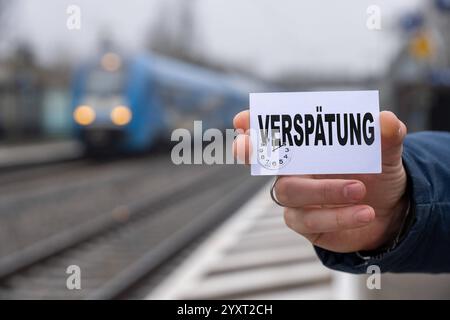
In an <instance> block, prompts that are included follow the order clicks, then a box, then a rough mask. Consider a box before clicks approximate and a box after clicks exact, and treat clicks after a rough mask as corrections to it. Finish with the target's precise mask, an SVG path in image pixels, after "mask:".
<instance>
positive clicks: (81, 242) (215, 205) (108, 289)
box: [0, 162, 265, 299]
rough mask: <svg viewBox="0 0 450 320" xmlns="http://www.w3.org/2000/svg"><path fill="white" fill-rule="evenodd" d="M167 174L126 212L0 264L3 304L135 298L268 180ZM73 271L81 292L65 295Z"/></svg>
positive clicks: (200, 171) (228, 169) (241, 172)
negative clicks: (137, 288) (146, 280)
mask: <svg viewBox="0 0 450 320" xmlns="http://www.w3.org/2000/svg"><path fill="white" fill-rule="evenodd" d="M166 163H167V162H166ZM180 168H181V167H180ZM152 171H153V172H154V171H155V170H152ZM156 171H159V172H160V173H161V172H163V173H164V166H162V167H161V168H160V170H156ZM166 171H169V172H170V171H173V168H170V166H169V168H166ZM166 173H167V172H166ZM142 175H143V174H142V173H141V176H142ZM162 175H163V174H162V173H161V174H160V175H159V178H158V175H156V176H154V177H153V178H150V177H147V179H145V180H147V181H148V180H151V182H152V186H153V188H150V189H149V190H145V191H144V192H141V194H138V195H137V196H136V197H135V198H134V199H133V198H129V201H128V202H127V203H126V204H125V205H122V206H116V207H115V208H114V209H113V210H109V211H106V212H104V213H103V214H97V215H95V217H92V218H91V219H86V220H85V221H84V222H83V223H80V224H78V225H76V226H75V227H73V228H68V229H66V230H64V231H62V232H57V233H55V234H54V235H52V236H49V237H47V238H43V239H41V240H40V241H37V242H36V243H34V244H33V245H28V246H25V247H24V248H22V249H21V250H19V251H16V252H14V253H11V254H8V255H5V256H3V257H1V258H0V298H3V299H8V298H10V299H13V298H62V299H111V298H127V297H130V296H132V294H130V292H132V288H133V286H134V285H135V284H136V283H137V282H138V281H139V279H141V278H143V277H149V276H151V275H152V273H155V271H156V270H158V269H159V268H160V267H161V266H163V265H164V264H167V263H168V262H170V261H173V258H174V257H175V256H176V255H177V254H179V253H180V251H182V250H184V249H185V248H186V247H189V245H192V244H193V243H195V241H196V240H198V239H199V238H200V237H202V235H204V234H205V233H206V232H208V231H209V230H211V229H212V228H215V227H216V226H217V225H218V224H219V223H220V222H221V221H222V220H224V219H225V218H226V217H227V216H229V215H230V214H231V213H232V212H234V211H235V210H236V209H237V207H239V206H240V205H241V204H242V203H243V202H244V201H245V200H246V199H247V197H248V196H249V195H250V194H252V193H253V192H254V191H255V190H256V189H258V187H260V186H262V185H263V183H264V181H265V179H249V178H247V177H246V176H247V175H248V174H247V169H246V168H241V167H237V166H222V167H202V166H190V167H184V168H183V169H180V170H179V171H176V172H175V173H173V175H172V176H170V174H169V176H170V178H169V179H167V180H166V181H164V179H162V177H161V176H162ZM133 178H134V179H136V176H133ZM130 180H132V179H131V178H130ZM218 181H220V183H218ZM141 186H142V185H141ZM143 195H145V196H144V197H143ZM72 264H75V265H78V266H79V267H80V268H81V272H82V279H81V283H82V289H81V290H68V289H67V288H66V284H65V281H66V277H67V274H66V273H65V271H66V268H67V267H68V266H69V265H72Z"/></svg>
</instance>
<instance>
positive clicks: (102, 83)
mask: <svg viewBox="0 0 450 320" xmlns="http://www.w3.org/2000/svg"><path fill="white" fill-rule="evenodd" d="M124 83H125V79H124V75H123V73H122V72H107V71H103V70H95V71H93V72H91V73H90V74H89V76H88V79H87V83H86V92H87V93H88V94H91V95H96V96H108V95H119V94H121V93H122V92H123V90H124Z"/></svg>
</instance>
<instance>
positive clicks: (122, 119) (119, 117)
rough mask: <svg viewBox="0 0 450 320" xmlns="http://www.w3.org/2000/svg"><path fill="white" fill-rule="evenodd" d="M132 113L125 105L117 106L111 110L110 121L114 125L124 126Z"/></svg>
mask: <svg viewBox="0 0 450 320" xmlns="http://www.w3.org/2000/svg"><path fill="white" fill-rule="evenodd" d="M132 116H133V115H132V113H131V110H130V108H128V107H126V106H117V107H115V108H114V109H112V111H111V121H112V122H113V123H114V124H115V125H116V126H124V125H126V124H128V123H129V122H130V121H131V118H132Z"/></svg>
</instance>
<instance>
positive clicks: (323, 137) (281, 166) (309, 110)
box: [250, 91, 381, 175]
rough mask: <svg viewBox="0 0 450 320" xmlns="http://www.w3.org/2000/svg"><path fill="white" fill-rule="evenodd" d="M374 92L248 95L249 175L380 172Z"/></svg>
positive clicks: (376, 106)
mask: <svg viewBox="0 0 450 320" xmlns="http://www.w3.org/2000/svg"><path fill="white" fill-rule="evenodd" d="M379 109H380V108H379V101H378V91H330V92H283V93H251V94H250V136H251V141H252V150H253V151H252V159H251V171H252V175H290V174H350V173H356V174H357V173H381V142H380V124H379Z"/></svg>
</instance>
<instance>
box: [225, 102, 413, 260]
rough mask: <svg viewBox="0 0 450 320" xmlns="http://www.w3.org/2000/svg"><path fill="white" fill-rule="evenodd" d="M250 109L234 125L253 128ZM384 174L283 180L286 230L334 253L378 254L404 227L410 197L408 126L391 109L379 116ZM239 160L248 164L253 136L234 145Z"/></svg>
mask: <svg viewBox="0 0 450 320" xmlns="http://www.w3.org/2000/svg"><path fill="white" fill-rule="evenodd" d="M249 117H250V114H249V111H248V110H246V111H242V112H240V113H239V114H237V115H236V117H235V118H234V121H233V123H234V127H235V128H236V129H240V130H242V131H243V132H247V130H248V129H249ZM380 126H381V146H382V173H381V174H351V175H348V174H347V175H301V176H300V175H295V176H281V177H280V178H279V179H278V181H277V183H276V185H275V193H276V197H277V199H278V201H279V202H280V203H282V204H283V205H284V207H285V209H284V219H285V222H286V224H287V226H288V227H289V228H291V229H293V230H294V231H296V232H298V233H299V234H301V235H303V236H304V237H306V238H307V239H308V240H309V241H310V242H311V243H313V244H314V245H316V246H318V247H321V248H324V249H328V250H331V251H335V252H354V251H360V250H374V249H377V248H379V247H381V246H383V245H385V244H387V243H389V242H390V241H392V240H393V239H394V238H395V236H396V235H397V233H398V232H399V229H400V227H401V225H402V222H403V219H404V214H405V211H406V206H407V201H408V199H407V198H406V196H405V192H406V180H407V179H406V173H405V169H404V167H403V163H402V150H403V139H404V137H405V136H406V131H407V130H406V126H405V125H404V124H403V123H402V122H401V121H400V120H399V119H398V118H397V117H396V116H395V115H394V114H393V113H392V112H389V111H383V112H381V113H380ZM233 152H234V155H235V157H237V158H239V159H240V160H242V161H245V162H246V163H249V159H250V155H251V144H250V137H249V135H248V134H246V133H243V134H240V135H238V136H237V137H236V139H235V141H234V145H233Z"/></svg>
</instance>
